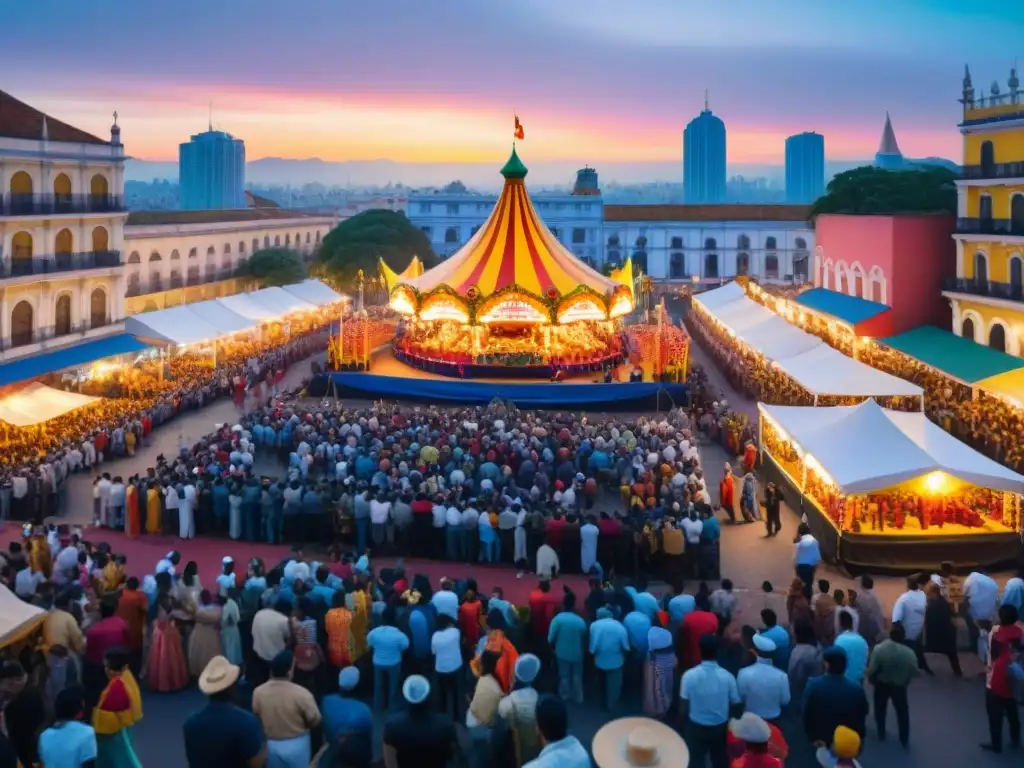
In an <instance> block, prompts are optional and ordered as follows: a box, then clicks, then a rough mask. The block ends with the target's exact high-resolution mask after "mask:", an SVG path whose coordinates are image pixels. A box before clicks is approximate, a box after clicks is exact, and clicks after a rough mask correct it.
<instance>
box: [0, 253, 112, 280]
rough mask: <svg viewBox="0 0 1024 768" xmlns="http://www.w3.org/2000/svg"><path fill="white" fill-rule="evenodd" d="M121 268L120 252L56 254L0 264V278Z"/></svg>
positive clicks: (16, 258) (28, 257)
mask: <svg viewBox="0 0 1024 768" xmlns="http://www.w3.org/2000/svg"><path fill="white" fill-rule="evenodd" d="M119 266H121V252H120V251H85V252H83V253H56V254H51V255H49V256H19V255H18V253H17V252H15V254H14V258H12V259H11V260H10V261H9V262H8V261H4V262H2V263H0V278H12V277H28V276H30V275H56V274H60V273H62V272H76V271H78V270H80V269H110V268H112V267H119Z"/></svg>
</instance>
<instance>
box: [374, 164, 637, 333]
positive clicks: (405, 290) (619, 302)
mask: <svg viewBox="0 0 1024 768" xmlns="http://www.w3.org/2000/svg"><path fill="white" fill-rule="evenodd" d="M501 173H502V175H503V176H504V177H505V186H504V187H503V189H502V191H501V196H500V197H499V198H498V202H497V204H496V205H495V207H494V210H493V211H492V212H491V215H490V217H489V218H488V219H487V222H486V223H485V224H484V225H483V226H482V227H481V228H480V229H479V230H478V231H477V233H476V234H475V235H473V237H472V238H471V239H470V240H469V242H468V243H466V244H465V245H464V246H463V247H462V248H460V249H459V250H458V251H457V252H456V253H455V254H453V255H452V256H450V257H448V258H447V259H446V260H445V261H444V262H443V263H441V264H440V265H438V266H436V267H434V268H433V269H430V270H428V271H427V272H424V273H423V274H422V275H420V276H418V277H411V276H409V277H407V276H405V273H403V275H401V276H398V282H397V284H396V285H395V286H394V288H393V289H392V292H391V305H392V307H393V308H394V309H396V310H397V311H399V312H403V313H405V314H420V316H421V317H425V316H427V309H428V304H429V303H430V301H431V299H432V298H434V297H438V300H439V302H444V303H445V304H446V305H447V306H446V307H445V309H444V310H440V309H439V310H436V311H435V312H433V313H432V315H431V316H433V315H435V314H436V313H437V312H441V311H443V312H444V313H446V315H445V316H446V317H447V316H450V319H458V318H457V315H459V313H460V308H461V312H462V313H463V314H464V315H465V317H466V319H469V316H470V312H469V309H470V305H471V304H478V305H479V307H480V310H481V312H480V316H479V317H478V318H477V319H478V320H479V322H483V323H486V322H488V310H490V309H492V308H494V307H495V305H496V304H504V305H505V307H506V308H507V309H508V311H509V312H511V313H512V317H511V318H510V319H522V320H524V321H527V322H530V321H532V322H546V321H548V320H549V319H550V311H549V310H548V308H552V309H554V311H555V317H556V319H557V320H558V322H568V321H570V320H576V319H605V318H607V317H608V316H609V315H610V316H611V317H617V316H619V315H623V314H626V313H628V312H629V311H630V310H631V309H632V308H633V298H632V292H631V290H630V288H629V287H628V286H626V285H624V284H623V283H621V282H619V281H616V280H613V279H610V278H607V277H605V276H604V275H602V274H600V273H599V272H597V271H595V270H593V269H591V268H590V267H588V266H587V265H586V264H584V263H583V262H582V261H580V260H579V259H577V258H576V256H574V255H573V254H572V253H571V252H569V251H568V250H567V249H566V248H565V247H564V246H563V245H562V244H561V243H560V242H559V241H558V239H557V238H556V237H555V236H554V235H553V234H552V233H551V231H550V230H549V229H548V228H547V227H546V226H545V225H544V223H543V222H542V221H541V219H540V217H539V216H538V215H537V211H536V210H535V209H534V207H533V203H532V202H531V201H530V196H529V194H528V193H527V191H526V186H525V185H524V183H523V180H524V178H525V177H526V174H527V169H526V166H524V165H523V164H522V162H521V161H520V160H519V156H518V155H517V154H516V152H515V150H514V149H513V150H512V156H511V157H510V158H509V161H508V162H507V163H506V164H505V167H504V168H502V169H501ZM388 273H391V274H394V273H393V272H392V271H391V270H388V271H387V272H385V278H387V277H388V276H389V274H388ZM577 297H578V298H577ZM492 298H497V299H498V301H492ZM574 305H575V306H574ZM563 313H566V314H563Z"/></svg>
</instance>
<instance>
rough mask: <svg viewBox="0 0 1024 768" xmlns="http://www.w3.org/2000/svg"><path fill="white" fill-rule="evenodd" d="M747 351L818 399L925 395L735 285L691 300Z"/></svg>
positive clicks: (731, 284) (915, 387) (699, 295)
mask: <svg viewBox="0 0 1024 768" xmlns="http://www.w3.org/2000/svg"><path fill="white" fill-rule="evenodd" d="M693 300H694V302H695V303H696V304H699V305H700V306H701V307H702V308H703V309H704V311H706V312H707V313H708V314H709V315H711V316H712V317H714V318H715V319H716V320H717V321H718V322H719V323H721V324H722V325H723V326H724V327H725V328H726V329H727V330H728V331H729V332H730V333H731V334H732V335H733V336H735V337H736V338H737V339H739V340H741V341H742V342H744V343H745V344H746V345H747V346H749V347H750V348H751V349H753V350H755V351H757V352H758V353H759V354H761V355H764V357H766V358H767V359H769V360H772V361H774V362H775V363H776V364H777V365H778V367H779V368H780V369H781V370H783V371H784V372H785V373H786V374H788V375H789V376H790V377H791V378H793V379H794V380H795V381H796V382H797V383H798V384H800V386H802V387H803V388H804V389H806V390H807V391H808V392H810V393H811V394H813V395H815V397H817V396H818V395H837V396H850V397H893V396H902V397H923V395H924V390H923V389H922V388H921V387H919V386H917V385H916V384H911V383H910V382H909V381H906V380H904V379H901V378H899V377H898V376H893V375H892V374H888V373H885V372H884V371H880V370H878V369H877V368H872V367H871V366H870V365H866V364H865V363H861V362H860V361H858V360H854V359H853V358H851V357H847V356H846V355H844V354H843V353H842V352H839V351H838V350H836V349H833V348H832V347H830V346H829V345H828V344H826V343H825V342H823V341H822V340H821V339H819V338H818V337H817V336H814V335H813V334H810V333H807V332H806V331H803V330H801V329H800V328H797V327H796V326H795V325H793V324H792V323H790V322H788V321H787V320H786V319H785V318H783V317H781V316H780V315H777V314H776V313H774V312H772V311H771V310H770V309H768V308H767V307H763V306H761V305H760V304H758V303H757V302H756V301H754V300H753V299H751V298H749V297H748V296H747V295H746V294H745V293H744V292H743V288H742V286H739V285H737V284H736V283H735V282H733V283H729V284H728V285H724V286H722V287H721V288H716V289H714V290H712V291H708V292H706V293H701V294H697V295H696V296H694V298H693Z"/></svg>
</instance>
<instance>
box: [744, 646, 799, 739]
mask: <svg viewBox="0 0 1024 768" xmlns="http://www.w3.org/2000/svg"><path fill="white" fill-rule="evenodd" d="M775 650H776V646H775V643H774V642H773V641H772V640H771V639H770V638H767V637H765V636H764V635H754V652H755V653H756V654H757V661H755V662H754V663H753V664H752V665H750V666H749V667H744V668H743V669H741V670H740V671H739V673H738V674H737V675H736V685H737V687H738V688H739V693H740V698H741V699H742V700H743V709H744V710H745V711H747V712H753V713H754V714H755V715H758V716H759V717H762V718H764V719H765V720H767V721H769V722H775V721H777V720H778V719H779V717H781V715H782V710H783V709H785V707H786V706H787V705H788V704H789V697H790V693H789V675H788V674H786V673H785V672H783V671H782V670H781V669H778V668H776V667H775V666H774V665H773V664H772V654H773V653H775Z"/></svg>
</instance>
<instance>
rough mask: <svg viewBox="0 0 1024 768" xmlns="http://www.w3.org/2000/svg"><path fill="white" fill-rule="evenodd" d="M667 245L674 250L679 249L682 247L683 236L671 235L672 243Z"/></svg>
mask: <svg viewBox="0 0 1024 768" xmlns="http://www.w3.org/2000/svg"><path fill="white" fill-rule="evenodd" d="M669 247H670V248H672V249H674V250H676V251H678V250H681V249H682V247H683V238H681V237H673V238H672V243H671V245H670V246H669Z"/></svg>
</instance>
